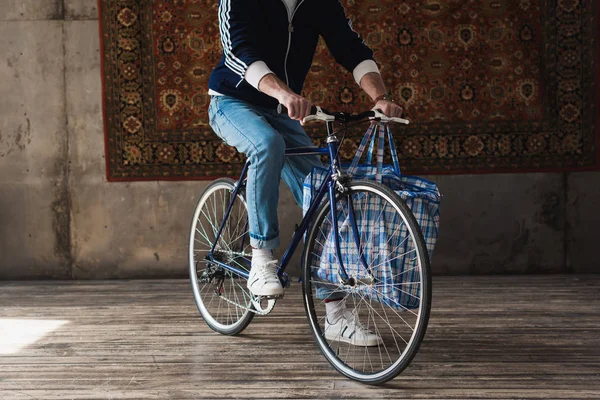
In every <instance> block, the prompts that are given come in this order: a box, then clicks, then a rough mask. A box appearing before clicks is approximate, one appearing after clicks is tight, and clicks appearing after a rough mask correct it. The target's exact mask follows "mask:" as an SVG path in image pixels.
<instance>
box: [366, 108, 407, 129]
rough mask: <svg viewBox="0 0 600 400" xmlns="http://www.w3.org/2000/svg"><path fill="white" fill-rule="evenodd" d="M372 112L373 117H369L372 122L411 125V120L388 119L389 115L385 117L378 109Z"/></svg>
mask: <svg viewBox="0 0 600 400" xmlns="http://www.w3.org/2000/svg"><path fill="white" fill-rule="evenodd" d="M371 111H373V116H372V117H369V119H370V120H377V121H381V122H397V123H399V124H404V125H408V124H409V123H410V121H409V120H407V119H404V118H398V117H388V116H387V115H385V114H384V113H382V112H381V111H379V110H378V109H376V108H374V109H372V110H371Z"/></svg>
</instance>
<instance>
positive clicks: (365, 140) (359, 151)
mask: <svg viewBox="0 0 600 400" xmlns="http://www.w3.org/2000/svg"><path fill="white" fill-rule="evenodd" d="M377 130H378V125H377V124H376V123H371V125H370V126H369V128H368V129H367V132H366V133H365V136H363V138H362V141H361V142H360V145H358V149H357V150H356V154H355V155H354V158H353V159H352V164H350V167H348V170H347V173H348V174H350V175H354V174H355V173H356V170H357V169H358V163H359V162H360V159H361V158H362V155H363V153H364V152H365V147H367V143H369V141H370V139H371V136H372V137H373V139H375V132H376V131H377Z"/></svg>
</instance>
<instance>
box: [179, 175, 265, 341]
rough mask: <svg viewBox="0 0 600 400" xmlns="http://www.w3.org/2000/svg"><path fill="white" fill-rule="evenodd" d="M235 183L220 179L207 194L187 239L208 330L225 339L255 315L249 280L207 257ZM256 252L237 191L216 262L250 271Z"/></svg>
mask: <svg viewBox="0 0 600 400" xmlns="http://www.w3.org/2000/svg"><path fill="white" fill-rule="evenodd" d="M234 188H235V181H233V180H232V179H229V178H220V179H217V180H215V181H214V182H212V183H211V184H210V185H209V186H208V187H207V188H206V190H205V191H204V193H203V194H202V196H201V197H200V200H199V201H198V204H197V205H196V209H195V211H194V217H193V219H192V225H191V229H190V239H189V268H190V280H191V284H192V292H193V294H194V300H195V301H196V306H197V307H198V310H199V311H200V314H201V315H202V318H204V321H205V322H206V323H207V324H208V326H209V327H210V328H211V329H213V330H214V331H217V332H219V333H222V334H225V335H235V334H238V333H240V332H241V331H243V330H244V329H245V328H246V327H247V326H248V324H249V323H250V322H251V321H252V318H253V317H254V312H253V310H254V308H253V305H252V298H251V295H250V292H249V291H248V289H247V287H246V279H245V278H244V277H242V276H240V275H238V274H236V273H234V272H232V271H229V270H227V269H225V268H222V267H221V266H219V265H218V264H217V263H214V262H211V261H209V260H207V259H206V255H207V254H208V252H209V250H210V249H211V248H212V246H213V244H214V243H215V238H216V236H217V234H218V231H219V227H220V226H221V223H222V221H223V219H224V217H225V214H226V211H227V207H228V206H229V203H230V202H231V199H232V196H233V192H234ZM251 257H252V251H251V247H250V240H249V236H248V212H247V209H246V201H245V199H244V194H243V193H241V192H239V193H238V195H237V198H236V199H235V202H234V203H233V206H232V208H231V212H230V215H229V218H228V219H227V221H225V225H224V227H223V230H222V233H221V236H220V237H219V240H218V241H217V243H216V246H215V252H214V258H215V260H218V261H220V262H222V263H224V264H228V265H232V266H235V267H236V268H237V269H239V270H243V271H246V272H248V271H249V270H250V260H251Z"/></svg>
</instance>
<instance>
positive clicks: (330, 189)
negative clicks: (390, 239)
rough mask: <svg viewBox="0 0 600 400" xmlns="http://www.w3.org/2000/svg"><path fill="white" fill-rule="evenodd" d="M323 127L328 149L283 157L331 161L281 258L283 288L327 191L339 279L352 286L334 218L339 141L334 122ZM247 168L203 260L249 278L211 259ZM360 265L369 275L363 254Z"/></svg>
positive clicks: (307, 149) (298, 151) (292, 152)
mask: <svg viewBox="0 0 600 400" xmlns="http://www.w3.org/2000/svg"><path fill="white" fill-rule="evenodd" d="M326 124H327V146H326V147H297V148H292V149H287V150H286V151H285V155H286V156H290V157H296V156H303V155H328V156H329V161H330V163H329V164H330V168H329V172H330V173H329V174H328V175H327V178H326V179H325V180H324V181H323V183H322V184H321V186H320V187H319V190H318V191H317V194H316V196H314V197H313V199H312V201H311V204H310V207H309V209H308V211H307V212H306V215H304V218H302V222H301V223H300V225H299V226H298V229H296V231H295V232H294V236H293V238H292V242H291V243H290V245H289V246H288V248H287V250H286V251H285V254H284V255H283V258H282V259H281V262H280V264H279V267H278V269H277V275H278V276H279V278H280V280H281V281H282V282H283V284H284V287H285V286H289V277H288V276H287V274H285V269H286V267H287V265H288V263H289V262H290V260H291V258H292V255H293V254H294V252H295V251H296V249H297V247H298V245H299V244H300V241H301V240H302V236H303V235H304V233H305V232H306V230H307V229H308V226H309V223H310V221H311V220H312V218H313V216H314V215H315V213H316V212H317V209H318V208H319V206H320V204H321V201H322V200H323V197H324V196H325V193H326V192H327V193H328V194H329V204H330V213H331V216H332V218H331V221H332V224H333V226H332V229H333V233H334V239H335V243H336V253H337V259H338V260H339V263H340V265H339V268H340V269H339V272H340V277H341V279H342V283H344V284H346V283H349V284H351V285H352V284H353V283H352V280H351V278H350V277H349V276H348V274H347V272H346V269H345V268H344V265H343V262H342V257H341V250H340V241H339V237H338V227H337V218H336V217H335V213H336V206H337V205H336V197H335V191H336V187H335V186H336V183H337V182H338V179H339V178H340V177H341V176H342V173H341V169H340V161H339V156H338V149H339V140H338V139H337V137H336V136H335V135H334V132H333V123H332V122H330V121H327V122H326ZM370 129H371V128H370ZM249 165H250V163H249V162H248V161H247V162H246V164H245V165H244V168H243V169H242V173H241V174H240V177H239V179H238V181H237V183H236V185H235V189H234V191H233V195H232V197H231V201H230V202H229V205H228V207H227V211H226V212H225V216H224V218H223V221H222V222H221V226H220V227H219V231H218V233H217V236H216V238H215V243H214V244H213V247H212V248H211V250H210V251H209V253H208V254H207V255H206V259H207V260H208V261H210V262H212V263H214V264H217V265H219V266H221V267H223V268H224V269H227V270H229V271H232V272H234V273H235V274H237V275H239V276H242V277H244V278H246V279H248V275H249V274H248V272H247V271H245V270H243V269H240V268H237V267H235V266H232V265H229V264H226V263H223V262H221V261H219V260H217V259H216V258H215V257H214V251H215V247H216V244H217V242H218V238H219V237H220V236H221V233H222V231H223V228H224V226H225V222H226V221H227V219H228V218H229V214H230V212H231V209H232V207H233V203H234V201H235V199H236V198H237V195H238V193H239V192H240V190H241V189H242V188H243V187H244V186H245V178H246V174H247V172H248V167H249ZM349 211H350V212H349V214H350V224H351V226H352V229H353V230H354V233H355V234H354V240H355V242H356V245H357V248H360V247H359V245H360V239H359V237H358V234H357V232H358V230H357V226H356V220H355V218H354V211H353V208H352V202H349ZM242 259H243V260H244V262H246V263H247V264H248V265H250V264H251V261H250V260H248V259H247V258H246V257H242ZM361 264H363V266H364V267H365V269H366V270H367V271H369V272H370V268H368V267H367V265H366V262H365V260H364V256H363V255H361Z"/></svg>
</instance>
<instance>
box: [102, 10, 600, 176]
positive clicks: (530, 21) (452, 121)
mask: <svg viewBox="0 0 600 400" xmlns="http://www.w3.org/2000/svg"><path fill="white" fill-rule="evenodd" d="M271 1H275V0H271ZM342 3H343V4H344V6H345V7H346V11H347V13H348V15H349V16H351V18H352V20H353V28H354V29H355V30H356V31H357V32H359V33H360V34H361V36H362V37H363V38H364V39H365V42H366V43H367V44H368V45H369V46H370V47H371V48H372V49H373V50H374V52H375V58H376V60H377V62H378V64H379V65H380V69H381V71H382V74H383V76H384V79H385V80H386V85H387V87H388V89H390V90H391V92H392V94H393V96H394V98H395V99H396V101H397V102H398V103H400V104H401V105H402V106H403V107H404V108H405V115H406V117H407V118H408V119H410V120H412V121H413V122H414V123H413V124H411V125H410V126H408V127H407V128H402V129H399V128H395V132H396V138H397V139H396V141H397V143H396V145H397V146H398V151H399V156H400V158H401V165H402V167H403V168H404V170H405V171H407V172H409V173H421V174H423V173H428V174H431V173H478V172H517V171H544V170H582V169H598V168H600V151H599V146H598V144H599V141H600V129H599V128H598V120H597V119H598V111H599V109H600V108H599V107H598V101H599V97H600V94H599V89H598V86H599V83H600V82H598V81H600V72H599V71H600V70H599V68H598V53H599V49H598V47H599V46H598V42H597V40H598V39H597V32H598V30H599V28H600V23H599V22H598V18H597V17H598V15H600V14H599V13H598V9H597V8H598V5H597V2H595V1H590V0H587V1H584V0H558V1H550V0H473V1H469V2H466V1H457V0H446V1H442V0H406V1H398V0H363V1H360V2H359V1H355V0H342ZM99 9H100V31H101V42H102V64H103V88H104V90H103V101H104V104H103V105H104V121H105V130H106V132H105V133H106V135H105V136H106V137H105V141H106V143H105V144H106V159H107V177H108V179H109V180H111V181H119V180H146V179H149V180H156V179H210V178H213V177H216V176H233V175H235V174H236V173H238V172H239V171H240V169H241V166H242V165H243V162H244V156H243V155H242V154H238V153H237V152H236V151H235V149H232V148H230V147H228V146H226V145H224V144H223V143H222V142H221V141H220V140H219V138H218V137H217V136H216V135H214V134H213V133H212V131H211V129H210V127H209V126H208V122H207V120H208V116H207V112H206V109H207V107H208V95H207V82H208V76H209V75H210V72H211V70H212V68H213V66H214V65H216V63H217V62H218V60H219V58H220V57H221V44H220V39H219V27H218V20H217V10H218V1H217V0H153V1H152V0H99ZM304 94H305V95H306V96H307V97H308V98H310V99H311V100H312V101H313V102H314V103H315V104H319V105H322V106H324V107H325V108H328V109H332V110H344V111H352V112H359V111H364V110H365V109H368V108H370V107H371V106H372V104H371V101H370V99H368V98H367V96H366V95H365V94H364V93H363V92H362V91H361V90H360V88H358V87H357V86H356V84H355V82H354V80H353V78H352V76H351V74H349V73H347V72H346V71H344V70H343V69H342V68H341V67H339V66H338V65H337V64H335V62H334V60H333V58H332V57H331V55H330V54H329V51H328V50H327V48H326V47H325V46H324V45H323V44H322V43H321V44H320V45H319V47H318V49H317V54H316V56H315V60H314V62H313V66H312V68H311V72H310V74H309V76H308V79H307V82H306V84H305V87H304ZM323 128H324V127H321V126H319V125H312V126H309V127H308V128H307V132H309V134H310V135H311V137H312V138H313V140H314V141H315V144H321V143H322V142H323V139H324V137H323V136H324V133H323ZM363 132H364V127H362V128H354V129H353V130H352V131H351V134H350V135H348V136H346V140H345V141H344V143H343V146H342V150H341V156H342V158H343V159H345V160H349V159H351V158H352V156H353V154H354V151H355V150H356V148H357V145H358V142H359V140H360V138H361V136H362V133H363Z"/></svg>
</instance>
